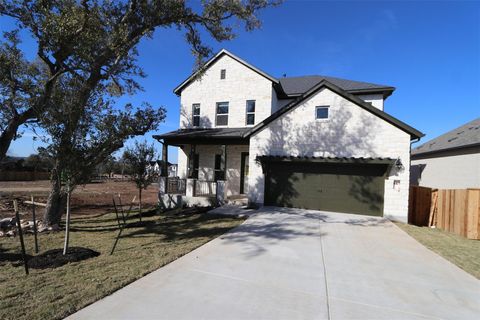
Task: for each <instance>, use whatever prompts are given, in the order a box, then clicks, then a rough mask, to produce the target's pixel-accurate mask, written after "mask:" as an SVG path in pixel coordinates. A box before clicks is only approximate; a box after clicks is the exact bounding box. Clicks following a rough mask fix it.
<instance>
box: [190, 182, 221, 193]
mask: <svg viewBox="0 0 480 320" xmlns="http://www.w3.org/2000/svg"><path fill="white" fill-rule="evenodd" d="M216 194H217V182H215V181H202V180H195V189H194V196H195V197H215V196H216Z"/></svg>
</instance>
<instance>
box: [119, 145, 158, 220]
mask: <svg viewBox="0 0 480 320" xmlns="http://www.w3.org/2000/svg"><path fill="white" fill-rule="evenodd" d="M155 157H156V153H155V148H154V147H153V145H148V144H147V143H146V142H141V143H139V142H135V147H133V148H127V149H126V150H125V152H124V153H123V159H124V160H125V163H126V164H127V165H128V167H129V168H130V170H131V172H132V179H133V181H134V182H135V185H136V186H137V188H138V203H139V205H138V208H139V217H140V221H142V190H145V189H147V187H148V186H149V185H150V184H152V182H154V181H155V180H156V179H157V178H158V175H157V174H156V173H155V171H154V170H153V168H151V166H150V163H151V162H152V161H154V159H155Z"/></svg>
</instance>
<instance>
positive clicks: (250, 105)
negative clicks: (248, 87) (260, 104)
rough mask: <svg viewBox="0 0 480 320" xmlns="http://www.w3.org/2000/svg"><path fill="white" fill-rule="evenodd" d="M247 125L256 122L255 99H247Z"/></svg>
mask: <svg viewBox="0 0 480 320" xmlns="http://www.w3.org/2000/svg"><path fill="white" fill-rule="evenodd" d="M246 123H247V125H252V124H255V100H247V116H246Z"/></svg>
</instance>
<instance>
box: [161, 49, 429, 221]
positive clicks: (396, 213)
mask: <svg viewBox="0 0 480 320" xmlns="http://www.w3.org/2000/svg"><path fill="white" fill-rule="evenodd" d="M393 91H394V88H393V87H391V86H385V85H377V84H372V83H366V82H358V81H351V80H344V79H338V78H333V77H325V76H305V77H283V78H278V79H277V78H275V77H272V76H270V75H268V74H266V73H265V72H263V71H261V70H260V69H258V68H256V67H254V66H252V65H251V64H249V63H247V62H245V61H243V60H242V59H240V58H239V57H237V56H235V55H233V54H232V53H230V52H228V51H226V50H222V51H220V52H219V53H218V54H217V55H215V56H214V57H213V58H212V59H210V60H209V61H208V62H207V64H206V68H205V73H204V74H203V75H201V76H199V75H197V74H193V75H192V76H190V77H189V78H187V79H186V80H185V81H184V82H182V83H181V84H180V85H179V86H178V87H177V88H175V90H174V92H175V93H176V94H177V95H179V96H180V105H181V106H180V107H181V112H180V114H181V115H180V129H179V130H176V131H172V132H168V133H165V134H162V135H158V136H155V138H156V139H158V140H159V141H161V142H162V143H163V146H164V147H163V150H164V154H165V153H166V152H167V150H168V149H167V146H168V145H171V146H178V147H179V151H178V170H179V172H178V174H179V177H180V178H186V179H187V180H186V190H184V193H185V194H184V195H183V196H178V197H177V198H176V201H175V202H178V199H179V198H181V200H182V201H183V202H187V203H188V204H191V205H192V204H195V203H202V199H205V198H208V197H212V196H217V198H218V200H220V201H222V200H223V199H227V200H228V199H229V198H230V199H231V198H238V197H241V196H242V195H244V196H245V197H248V201H249V202H250V203H255V204H258V205H273V206H288V207H300V208H309V209H318V210H326V211H336V212H347V213H358V214H369V215H378V216H382V215H384V216H389V217H393V218H397V219H400V220H403V221H405V220H406V219H407V210H408V192H409V169H410V142H411V141H412V140H417V139H419V138H420V137H422V136H423V134H422V133H421V132H419V131H417V130H415V129H414V128H412V127H410V126H408V125H407V124H405V123H403V122H401V121H400V120H398V119H395V118H394V117H392V116H391V115H389V114H387V113H385V112H384V111H383V107H384V101H385V99H386V98H387V97H388V96H390V95H391V94H392V92H393ZM180 180H181V179H180ZM160 188H161V193H165V195H162V199H163V200H164V201H169V199H172V195H171V194H169V193H173V192H169V190H170V189H169V188H170V185H168V186H167V185H165V187H163V186H162V184H161V186H160ZM172 189H173V190H176V188H172ZM209 199H212V198H209ZM204 203H205V202H204Z"/></svg>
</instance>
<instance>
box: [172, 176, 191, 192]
mask: <svg viewBox="0 0 480 320" xmlns="http://www.w3.org/2000/svg"><path fill="white" fill-rule="evenodd" d="M186 190H187V180H186V179H180V178H178V177H172V178H168V179H167V193H170V194H181V195H185V193H186Z"/></svg>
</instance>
